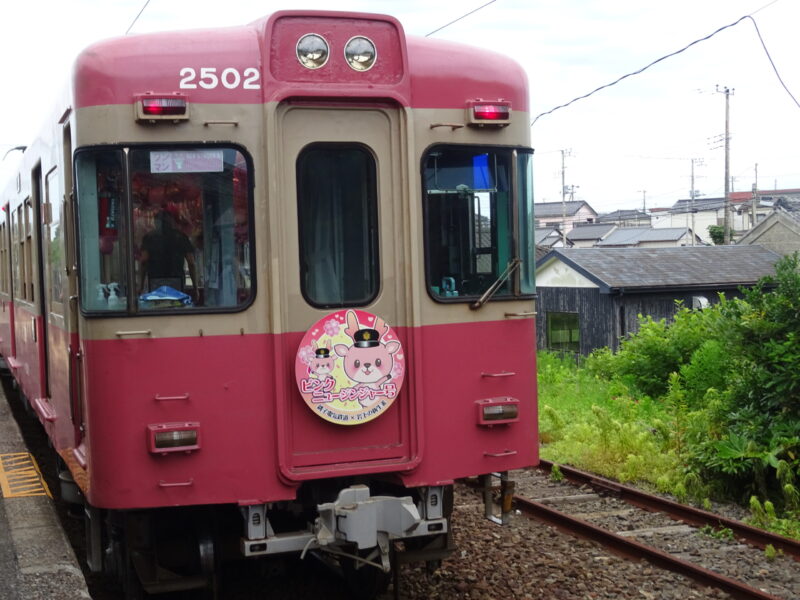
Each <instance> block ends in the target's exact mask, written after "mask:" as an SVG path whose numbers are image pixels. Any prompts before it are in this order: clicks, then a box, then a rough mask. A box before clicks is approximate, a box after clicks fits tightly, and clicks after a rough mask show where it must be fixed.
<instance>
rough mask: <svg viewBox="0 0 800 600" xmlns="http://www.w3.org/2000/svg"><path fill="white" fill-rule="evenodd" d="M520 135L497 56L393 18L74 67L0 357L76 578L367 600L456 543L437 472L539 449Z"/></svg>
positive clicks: (339, 21) (288, 18)
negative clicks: (75, 562)
mask: <svg viewBox="0 0 800 600" xmlns="http://www.w3.org/2000/svg"><path fill="white" fill-rule="evenodd" d="M529 121H530V116H529V112H528V82H527V79H526V76H525V73H524V72H523V70H522V69H521V68H520V67H519V66H518V65H517V64H515V63H514V62H513V61H512V60H510V59H508V58H507V57H505V56H503V55H501V54H495V53H491V52H487V51H483V50H476V49H473V48H469V47H466V46H461V45H457V44H453V43H446V42H441V41H436V40H429V39H416V38H412V37H409V38H407V37H406V36H405V35H404V32H403V29H402V27H401V25H400V23H399V22H398V21H397V20H395V19H393V18H391V17H387V16H381V15H372V14H357V13H334V12H304V11H286V12H280V13H276V14H273V15H272V16H270V17H268V18H265V19H263V20H260V21H257V22H255V23H252V24H250V25H247V26H243V27H234V28H228V29H214V30H212V29H209V30H202V31H180V32H172V33H158V34H147V35H137V36H129V37H122V38H116V39H112V40H108V41H105V42H101V43H97V44H95V45H93V46H91V47H89V48H88V49H86V50H85V51H84V52H83V53H82V54H81V55H80V56H79V57H78V58H77V60H76V63H75V67H74V72H73V77H72V80H71V88H70V89H69V90H67V91H66V92H65V93H64V94H63V96H61V97H60V98H59V100H58V103H57V105H56V106H55V107H54V110H53V112H52V113H51V114H50V115H49V118H48V119H47V121H46V124H45V127H44V128H43V130H42V133H41V135H40V136H39V137H37V139H36V140H35V141H34V142H33V143H32V144H31V145H30V146H28V147H27V149H25V151H24V153H23V154H22V157H21V159H20V162H19V168H18V170H17V172H16V173H15V175H14V176H13V178H11V179H10V180H9V181H7V182H5V184H4V187H3V188H2V196H0V203H1V208H2V210H0V219H1V220H0V305H1V306H0V353H2V355H3V357H4V359H5V362H6V365H7V367H8V369H9V370H10V372H11V374H12V376H13V377H14V379H15V380H16V382H17V383H18V385H19V389H20V391H21V393H22V394H23V396H24V398H25V401H26V402H27V403H29V405H30V407H31V409H32V410H33V411H35V413H36V415H37V416H38V419H39V420H40V421H41V423H42V425H43V426H44V428H45V430H46V432H47V435H48V436H49V437H50V439H51V440H52V443H53V447H54V448H55V450H56V451H57V452H58V454H59V456H60V465H61V474H60V475H61V479H62V496H64V497H65V499H67V500H68V501H71V502H76V503H82V504H83V505H84V507H85V515H86V517H85V521H86V532H87V561H88V564H89V566H90V567H91V568H92V569H93V570H96V571H100V570H105V571H108V572H110V573H112V574H115V575H117V576H119V577H120V578H121V579H122V580H123V582H124V584H125V588H126V590H127V593H128V596H130V597H135V596H136V595H137V594H138V593H140V592H141V590H142V589H144V590H145V591H147V592H150V593H156V592H161V591H167V590H175V589H189V588H204V589H206V590H207V591H209V592H210V593H211V594H213V593H214V590H215V585H216V583H215V582H216V572H217V567H218V565H219V564H220V562H221V561H225V560H231V559H236V558H244V557H252V558H253V559H258V558H264V557H267V558H268V557H272V556H277V555H285V554H287V553H294V554H298V555H299V554H303V555H305V554H306V553H310V552H313V553H317V554H318V555H320V556H323V557H327V558H329V559H330V560H333V561H336V562H337V563H338V564H339V565H340V566H341V567H342V569H343V571H344V572H345V574H346V575H347V577H348V578H349V580H350V581H351V582H352V583H353V585H354V587H355V588H356V589H357V590H358V594H359V595H360V596H369V595H370V594H372V593H375V592H376V591H378V590H379V588H380V585H381V584H382V583H383V581H384V580H385V576H386V574H387V573H388V572H389V571H390V570H391V568H392V566H393V565H394V564H395V560H394V559H395V558H397V555H398V553H399V552H401V551H402V552H405V553H406V556H405V558H406V559H408V558H411V559H418V560H425V561H436V560H439V559H441V558H442V557H444V556H446V555H447V553H448V552H450V551H452V540H451V536H450V532H451V523H450V517H451V509H452V485H453V482H454V480H455V479H457V478H462V477H467V476H479V475H483V476H488V475H491V474H501V475H504V474H505V473H506V472H507V471H509V470H511V469H516V468H520V467H524V466H528V465H533V464H535V463H536V462H537V460H538V454H537V426H536V422H537V414H536V381H535V335H534V282H533V269H534V240H533V215H532V206H533V198H532V189H531V180H532V167H531V158H532V151H531V149H530V130H529ZM9 160H10V159H9ZM487 510H488V509H487Z"/></svg>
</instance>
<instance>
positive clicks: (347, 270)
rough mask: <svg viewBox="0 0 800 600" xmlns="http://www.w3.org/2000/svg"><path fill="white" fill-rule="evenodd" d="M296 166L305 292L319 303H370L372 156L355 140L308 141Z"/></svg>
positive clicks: (375, 265)
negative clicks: (351, 142)
mask: <svg viewBox="0 0 800 600" xmlns="http://www.w3.org/2000/svg"><path fill="white" fill-rule="evenodd" d="M296 169H297V204H298V211H297V212H298V229H299V238H300V287H301V291H302V293H303V297H304V298H305V299H306V301H307V302H309V304H311V305H313V306H317V307H321V308H333V307H343V306H363V305H365V304H368V303H370V302H371V301H372V300H374V299H375V297H376V296H377V295H378V291H379V286H380V272H379V265H380V260H379V256H378V202H377V198H378V192H377V184H376V167H375V158H374V156H373V155H372V154H371V153H370V152H369V151H368V150H367V149H366V148H365V147H364V146H361V145H358V144H325V143H319V144H312V145H310V146H307V147H306V148H304V149H303V150H302V151H301V152H300V155H299V156H298V157H297V166H296Z"/></svg>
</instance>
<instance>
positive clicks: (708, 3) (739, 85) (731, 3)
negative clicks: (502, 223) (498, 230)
mask: <svg viewBox="0 0 800 600" xmlns="http://www.w3.org/2000/svg"><path fill="white" fill-rule="evenodd" d="M487 1H488V0H459V1H457V2H456V1H440V2H429V1H426V2H423V1H421V0H350V1H349V2H348V3H347V4H346V7H345V6H342V5H340V4H338V3H331V2H318V1H313V0H308V1H300V0H295V1H294V2H286V1H279V0H260V1H255V0H225V1H224V2H220V1H219V0H215V1H213V2H211V1H207V0H151V1H150V3H149V5H148V6H147V8H146V9H145V10H144V12H143V13H142V15H141V17H140V18H139V19H138V21H136V23H135V25H134V26H133V28H132V29H131V32H130V33H131V34H136V33H145V32H151V31H162V30H169V29H186V28H196V27H213V26H227V25H238V24H244V23H248V22H251V21H253V20H255V19H257V18H259V17H261V16H263V15H266V14H268V13H270V12H274V11H276V10H281V9H286V8H322V9H326V10H332V9H336V8H346V9H347V10H354V11H369V12H378V13H385V14H391V15H393V16H395V17H397V18H398V19H399V20H400V22H401V23H402V24H403V26H404V28H405V30H406V33H407V34H410V35H419V36H423V35H426V34H428V33H430V32H432V31H433V30H435V29H437V28H438V27H440V26H442V25H445V24H447V23H449V22H450V21H452V20H454V19H457V18H458V17H459V16H461V15H463V14H465V13H467V12H469V11H470V10H473V9H476V8H478V7H480V6H481V5H483V4H486V2H487ZM143 5H144V0H26V1H24V2H4V3H3V4H2V8H0V57H2V63H0V67H2V68H1V69H0V73H1V74H2V76H3V78H4V82H3V85H2V87H0V89H1V90H2V93H0V156H1V155H2V154H5V152H6V150H7V149H8V148H10V147H12V146H16V145H19V144H27V143H29V142H30V141H31V140H32V139H33V137H34V136H35V134H36V133H37V132H38V131H39V129H40V128H41V125H42V122H41V121H42V118H43V115H44V114H45V110H46V107H47V106H48V105H49V103H50V98H51V97H52V93H53V91H54V90H56V89H59V88H60V87H61V86H63V85H64V84H65V82H66V81H67V79H68V76H69V72H70V68H71V63H72V60H73V58H74V57H75V55H76V54H77V53H78V52H79V51H80V50H81V49H82V48H84V47H85V46H87V45H88V44H90V43H92V42H93V41H96V40H99V39H104V38H107V37H114V36H118V35H124V34H125V31H126V30H127V29H128V27H129V26H130V25H131V23H132V22H133V20H134V18H135V17H136V15H137V13H138V12H139V11H140V10H141V8H142V6H143ZM744 15H752V16H753V18H754V19H755V22H756V23H757V25H758V28H759V30H760V32H761V35H762V37H763V41H764V43H765V44H766V47H767V49H768V50H769V53H770V55H771V57H772V60H773V61H774V64H775V67H776V68H777V71H778V73H779V74H780V76H781V78H782V79H783V82H784V83H785V85H786V86H787V87H788V89H789V90H790V91H791V93H792V94H793V95H794V97H795V98H797V99H798V100H800V61H798V58H797V57H798V56H800V35H798V33H797V28H798V24H800V0H775V1H774V2H771V1H770V0H671V1H670V2H654V1H651V0H496V1H495V2H494V3H492V4H490V5H489V6H486V7H485V8H482V9H480V10H479V11H477V12H476V13H474V14H473V15H471V16H468V17H466V18H464V19H462V20H460V21H458V22H457V23H455V24H453V25H450V26H449V27H447V28H445V29H444V30H442V31H441V32H438V33H435V34H434V35H433V36H432V37H435V38H440V39H448V40H454V41H460V42H464V43H469V44H473V45H477V46H484V47H487V48H491V49H494V50H496V51H499V52H505V53H507V54H508V55H509V56H510V57H513V58H514V59H515V60H517V61H519V62H520V63H521V64H522V65H523V66H524V67H525V69H526V71H527V72H528V78H529V81H530V86H531V102H532V105H531V116H532V118H535V117H536V116H537V115H539V114H540V113H544V112H546V111H549V110H550V109H552V108H554V107H556V106H558V105H560V104H564V103H566V102H569V101H570V100H572V99H573V98H576V97H578V96H581V95H583V94H586V93H588V92H590V91H592V90H594V89H595V88H597V87H599V86H602V85H604V84H607V83H610V82H612V81H614V80H616V79H617V78H619V77H621V76H623V75H625V74H627V73H631V72H634V71H637V70H638V69H641V68H642V67H644V66H646V65H647V64H649V63H651V62H652V61H654V60H656V59H658V58H660V57H662V56H665V55H667V54H670V53H672V52H674V51H676V50H679V49H681V48H683V47H684V46H686V45H688V44H690V43H691V42H693V41H694V40H698V39H700V38H703V37H705V36H707V35H709V34H711V33H713V32H714V31H715V30H717V29H719V28H720V27H723V26H725V25H728V24H731V23H733V22H735V21H736V20H737V19H739V18H740V17H742V16H744ZM717 86H719V88H720V89H724V88H725V87H727V88H729V89H733V90H734V91H733V94H732V95H731V96H730V98H729V100H730V132H731V143H730V148H731V154H730V155H731V175H732V177H733V178H734V181H733V189H734V190H736V191H742V190H750V189H751V188H752V185H753V183H754V182H755V176H756V164H757V165H758V167H757V172H758V185H759V188H760V189H775V188H800V151H798V146H800V106H798V104H797V103H796V101H795V100H794V99H793V98H792V96H790V94H789V93H787V91H786V90H785V89H784V88H783V87H782V85H781V83H780V81H779V80H778V77H777V75H776V73H775V71H774V70H773V67H772V65H771V64H770V61H769V59H768V58H767V55H766V54H765V52H764V49H763V47H762V44H761V41H760V40H759V37H758V35H757V33H756V28H755V27H754V25H753V22H752V21H750V20H744V21H742V22H741V23H739V24H738V25H736V26H735V27H732V28H729V29H726V30H724V31H722V32H720V33H718V34H717V35H715V36H714V37H712V38H711V39H709V40H707V41H704V42H701V43H698V44H696V45H694V46H692V47H691V48H689V49H688V50H686V51H685V52H683V53H681V54H679V55H677V56H675V57H672V58H669V59H666V60H664V61H662V62H660V63H659V64H657V65H655V66H653V67H651V68H650V69H648V70H647V71H645V72H644V73H642V74H639V75H635V76H632V77H629V78H627V79H624V80H623V81H621V82H620V83H618V84H616V85H614V86H612V87H610V88H608V89H605V90H602V91H599V92H597V93H596V94H594V95H593V96H591V97H589V98H587V99H584V100H580V101H578V102H576V103H574V104H572V105H571V106H569V107H566V108H562V109H559V110H557V111H555V112H553V113H552V114H549V115H545V116H542V117H541V118H539V119H538V120H537V121H536V122H535V124H534V125H533V127H532V130H531V131H532V136H533V147H534V148H535V149H536V166H535V194H536V201H537V202H556V201H560V200H561V190H562V188H561V177H562V174H561V165H562V154H563V155H564V156H565V158H564V164H565V167H566V169H565V175H564V181H565V183H566V186H567V187H570V188H571V186H574V188H571V189H573V190H574V198H575V199H576V200H585V201H587V202H588V203H589V204H590V205H591V206H592V207H593V208H594V209H595V210H597V211H598V212H609V211H613V210H617V209H621V208H641V207H642V206H643V205H646V207H647V208H648V209H649V208H654V207H664V206H671V205H672V204H674V202H675V201H677V200H678V199H680V198H687V197H688V195H689V190H690V187H691V184H690V176H691V164H692V159H698V161H702V163H700V164H698V165H697V166H696V168H695V176H696V180H695V186H694V187H695V189H696V190H697V191H698V193H699V194H702V195H704V196H706V197H715V196H716V197H718V196H721V195H722V193H723V191H724V183H725V178H724V150H723V147H722V137H723V134H724V130H725V96H724V95H723V94H721V93H717V92H716V91H715V90H716V88H717ZM562 151H565V152H563V153H562ZM12 162H13V158H12V156H11V155H10V156H9V157H8V158H7V159H6V160H5V161H4V162H3V163H0V173H2V172H3V171H7V170H8V167H9V165H10V164H11V163H12ZM568 198H569V196H568Z"/></svg>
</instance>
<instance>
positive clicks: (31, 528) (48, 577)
mask: <svg viewBox="0 0 800 600" xmlns="http://www.w3.org/2000/svg"><path fill="white" fill-rule="evenodd" d="M0 452H2V453H6V452H27V448H26V447H25V443H24V441H23V439H22V434H21V433H20V431H19V428H18V426H17V422H16V420H15V419H14V417H13V415H12V414H11V409H10V407H9V405H8V400H7V398H6V397H5V395H4V394H3V393H2V391H0ZM0 501H2V502H3V513H4V516H5V519H6V520H7V524H8V533H9V534H10V535H9V536H7V537H6V538H5V540H4V541H6V542H7V541H8V540H9V539H10V541H11V545H12V546H13V564H12V565H6V567H10V568H13V569H15V571H16V586H15V587H16V590H15V592H16V595H17V596H18V597H19V598H24V599H25V600H45V599H46V600H51V599H52V598H59V599H64V600H90V599H91V596H90V595H89V591H88V588H87V587H86V580H85V579H84V577H83V572H82V571H81V568H80V566H79V565H78V560H77V558H76V557H75V553H74V552H73V550H72V547H71V546H70V545H69V542H68V541H67V538H66V534H65V533H64V530H63V529H62V528H61V523H60V522H59V520H58V515H57V514H56V509H55V503H54V501H53V500H52V499H50V498H48V497H47V496H34V497H17V498H5V497H0ZM8 554H9V556H10V555H11V554H12V553H8ZM8 560H9V561H11V560H12V559H11V558H9V559H8Z"/></svg>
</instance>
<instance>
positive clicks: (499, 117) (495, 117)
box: [472, 104, 511, 121]
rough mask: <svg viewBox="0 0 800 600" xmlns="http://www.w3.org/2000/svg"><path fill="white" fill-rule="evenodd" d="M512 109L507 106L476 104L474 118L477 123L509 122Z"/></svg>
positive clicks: (473, 109)
mask: <svg viewBox="0 0 800 600" xmlns="http://www.w3.org/2000/svg"><path fill="white" fill-rule="evenodd" d="M510 114H511V107H510V106H508V105H507V104H476V105H475V106H473V107H472V116H473V117H474V119H475V120H476V121H508V118H509V116H510Z"/></svg>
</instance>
